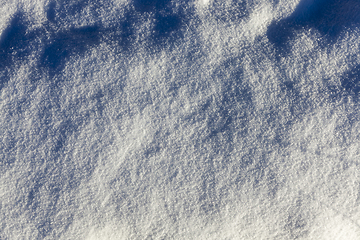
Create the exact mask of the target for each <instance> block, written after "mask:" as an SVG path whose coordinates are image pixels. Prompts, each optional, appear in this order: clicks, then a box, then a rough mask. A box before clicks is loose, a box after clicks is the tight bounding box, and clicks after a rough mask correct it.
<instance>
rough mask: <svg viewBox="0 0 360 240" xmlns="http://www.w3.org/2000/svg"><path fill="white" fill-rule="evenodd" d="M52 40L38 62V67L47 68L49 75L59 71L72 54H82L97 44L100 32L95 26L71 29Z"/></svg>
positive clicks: (56, 35)
mask: <svg viewBox="0 0 360 240" xmlns="http://www.w3.org/2000/svg"><path fill="white" fill-rule="evenodd" d="M53 39H54V40H53V42H51V43H50V44H48V45H47V46H46V47H45V49H44V51H43V54H42V57H41V61H40V65H41V66H46V67H47V68H49V69H50V70H51V73H55V72H57V71H59V70H61V69H62V68H63V67H64V64H65V62H66V60H67V58H68V57H69V56H71V55H72V54H82V53H84V52H85V51H86V50H87V49H88V48H89V47H91V46H94V45H96V44H99V43H100V31H99V27H97V26H87V27H81V28H73V29H70V31H67V32H60V33H57V34H55V36H54V37H53Z"/></svg>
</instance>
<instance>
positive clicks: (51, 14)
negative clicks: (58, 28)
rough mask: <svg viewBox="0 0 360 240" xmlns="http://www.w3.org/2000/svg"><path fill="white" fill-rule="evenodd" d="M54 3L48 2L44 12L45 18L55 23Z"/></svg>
mask: <svg viewBox="0 0 360 240" xmlns="http://www.w3.org/2000/svg"><path fill="white" fill-rule="evenodd" d="M55 8H56V2H50V3H49V5H48V7H47V10H46V17H47V19H48V20H49V21H50V22H53V23H54V22H55V17H56V11H55Z"/></svg>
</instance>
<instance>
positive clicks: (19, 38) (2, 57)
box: [0, 12, 36, 90]
mask: <svg viewBox="0 0 360 240" xmlns="http://www.w3.org/2000/svg"><path fill="white" fill-rule="evenodd" d="M35 37H36V33H35V32H30V33H28V32H27V23H26V22H25V21H24V17H23V14H22V13H21V12H18V13H16V14H15V15H14V16H13V18H12V19H11V21H10V23H9V24H8V27H7V28H6V29H5V30H4V31H3V32H2V34H1V36H0V71H1V75H0V90H1V89H2V88H3V87H4V86H5V84H6V83H7V82H8V79H9V75H10V72H9V71H8V70H6V68H7V67H10V66H12V65H13V64H14V63H15V62H16V61H19V60H22V59H24V58H25V57H27V56H28V55H29V54H30V53H31V51H32V50H33V49H32V48H33V46H31V42H32V41H33V40H34V39H35Z"/></svg>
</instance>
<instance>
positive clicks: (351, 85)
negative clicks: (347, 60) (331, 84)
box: [341, 65, 360, 100]
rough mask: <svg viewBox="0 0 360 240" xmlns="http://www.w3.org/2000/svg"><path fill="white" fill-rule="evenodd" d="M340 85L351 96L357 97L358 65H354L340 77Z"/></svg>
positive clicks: (358, 90)
mask: <svg viewBox="0 0 360 240" xmlns="http://www.w3.org/2000/svg"><path fill="white" fill-rule="evenodd" d="M341 87H342V88H343V89H344V91H345V92H346V93H347V94H349V95H350V96H353V97H358V96H359V93H360V65H358V66H355V67H354V68H352V69H351V70H350V71H349V72H347V73H346V74H344V75H343V76H342V78H341ZM356 100H358V99H357V98H356Z"/></svg>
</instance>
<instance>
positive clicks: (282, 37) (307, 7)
mask: <svg viewBox="0 0 360 240" xmlns="http://www.w3.org/2000/svg"><path fill="white" fill-rule="evenodd" d="M359 12H360V2H359V1H357V0H345V1H343V0H313V1H311V0H302V1H301V2H300V3H299V4H298V6H297V8H296V9H295V11H294V12H293V13H292V14H291V15H290V16H289V17H288V18H285V19H283V20H281V21H277V22H273V23H272V24H270V26H269V27H268V30H267V37H268V39H269V41H270V42H271V43H273V44H274V45H275V46H276V47H277V48H283V51H282V52H284V51H285V53H286V47H287V46H286V43H287V42H288V41H289V40H291V39H292V38H293V36H294V34H296V32H297V31H299V30H302V29H316V30H317V31H319V32H320V34H321V35H322V36H324V39H323V40H326V41H327V42H328V43H331V42H333V41H335V40H336V39H337V38H338V37H339V35H340V34H341V32H343V31H344V30H345V29H347V28H351V27H353V26H355V27H358V26H359V24H360V15H359Z"/></svg>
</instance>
